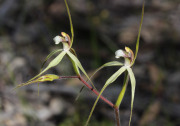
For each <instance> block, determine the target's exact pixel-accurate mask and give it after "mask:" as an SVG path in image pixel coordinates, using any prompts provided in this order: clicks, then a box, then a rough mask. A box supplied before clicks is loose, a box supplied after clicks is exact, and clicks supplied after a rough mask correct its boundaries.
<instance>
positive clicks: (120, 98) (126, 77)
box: [115, 71, 129, 108]
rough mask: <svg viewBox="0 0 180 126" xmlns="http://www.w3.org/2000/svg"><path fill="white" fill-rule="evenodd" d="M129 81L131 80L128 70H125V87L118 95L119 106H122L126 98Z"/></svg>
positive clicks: (117, 102) (117, 103)
mask: <svg viewBox="0 0 180 126" xmlns="http://www.w3.org/2000/svg"><path fill="white" fill-rule="evenodd" d="M128 81H129V76H128V72H127V71H126V72H125V76H124V82H123V87H122V90H121V92H120V94H119V96H118V99H117V101H116V104H115V106H117V107H118V108H119V107H120V104H121V102H122V100H123V98H124V94H125V92H126V88H127V85H128Z"/></svg>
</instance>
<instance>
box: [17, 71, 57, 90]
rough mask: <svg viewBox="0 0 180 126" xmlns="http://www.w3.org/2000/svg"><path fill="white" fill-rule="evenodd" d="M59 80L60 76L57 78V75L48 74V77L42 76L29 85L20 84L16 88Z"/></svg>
mask: <svg viewBox="0 0 180 126" xmlns="http://www.w3.org/2000/svg"><path fill="white" fill-rule="evenodd" d="M57 79H59V76H57V75H54V74H46V75H43V76H41V77H39V78H37V79H35V80H32V81H29V82H27V83H22V84H18V85H17V86H16V88H19V87H22V86H26V85H29V84H32V83H40V82H46V81H53V80H57ZM16 88H15V89H16Z"/></svg>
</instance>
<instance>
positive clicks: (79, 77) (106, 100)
mask: <svg viewBox="0 0 180 126" xmlns="http://www.w3.org/2000/svg"><path fill="white" fill-rule="evenodd" d="M66 78H78V79H79V80H80V81H81V82H82V83H84V84H85V85H86V87H88V88H89V89H90V90H91V91H92V92H94V94H96V95H97V96H98V95H99V92H97V91H96V90H95V89H94V88H93V87H92V86H91V85H89V84H88V83H87V82H86V81H85V80H84V79H83V78H82V77H81V76H59V79H66ZM100 99H102V100H103V101H104V102H105V103H107V104H108V105H109V106H111V107H112V108H114V104H113V103H112V102H111V101H109V100H108V99H107V98H105V97H103V96H102V95H101V96H100Z"/></svg>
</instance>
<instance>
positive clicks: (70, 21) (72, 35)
mask: <svg viewBox="0 0 180 126" xmlns="http://www.w3.org/2000/svg"><path fill="white" fill-rule="evenodd" d="M64 2H65V5H66V9H67V13H68V16H69V23H70V26H71V45H70V47H71V46H72V44H73V40H74V29H73V23H72V19H71V13H70V10H69V6H68V3H67V0H64Z"/></svg>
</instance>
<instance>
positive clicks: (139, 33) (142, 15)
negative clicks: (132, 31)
mask: <svg viewBox="0 0 180 126" xmlns="http://www.w3.org/2000/svg"><path fill="white" fill-rule="evenodd" d="M144 4H145V1H144V3H143V7H142V14H141V22H140V26H139V32H138V37H137V41H136V52H135V56H134V60H133V62H132V65H133V64H134V62H135V60H136V57H137V54H138V50H139V40H140V35H141V28H142V23H143V17H144Z"/></svg>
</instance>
